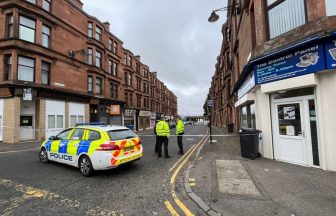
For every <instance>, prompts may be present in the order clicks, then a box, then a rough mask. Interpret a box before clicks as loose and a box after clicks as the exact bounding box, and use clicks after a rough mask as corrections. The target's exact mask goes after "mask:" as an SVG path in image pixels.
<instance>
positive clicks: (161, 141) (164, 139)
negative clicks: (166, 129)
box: [158, 136, 168, 157]
mask: <svg viewBox="0 0 336 216" xmlns="http://www.w3.org/2000/svg"><path fill="white" fill-rule="evenodd" d="M158 138H159V146H158V156H161V153H162V144H163V145H164V153H165V156H166V157H167V156H168V137H163V136H158Z"/></svg>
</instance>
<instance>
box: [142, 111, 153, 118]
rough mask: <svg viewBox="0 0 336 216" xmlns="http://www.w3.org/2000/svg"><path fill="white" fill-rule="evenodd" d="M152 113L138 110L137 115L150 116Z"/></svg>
mask: <svg viewBox="0 0 336 216" xmlns="http://www.w3.org/2000/svg"><path fill="white" fill-rule="evenodd" d="M151 115H152V113H151V112H150V111H144V110H140V113H139V116H147V117H150V116H151Z"/></svg>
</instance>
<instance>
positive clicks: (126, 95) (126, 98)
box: [124, 92, 129, 104]
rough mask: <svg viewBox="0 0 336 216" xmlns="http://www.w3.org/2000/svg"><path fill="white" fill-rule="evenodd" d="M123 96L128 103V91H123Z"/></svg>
mask: <svg viewBox="0 0 336 216" xmlns="http://www.w3.org/2000/svg"><path fill="white" fill-rule="evenodd" d="M124 97H125V98H124V99H125V101H126V103H127V104H129V103H128V93H127V92H126V93H125V95H124Z"/></svg>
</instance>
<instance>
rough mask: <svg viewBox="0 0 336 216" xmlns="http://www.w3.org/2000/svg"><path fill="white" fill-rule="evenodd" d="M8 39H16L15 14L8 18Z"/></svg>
mask: <svg viewBox="0 0 336 216" xmlns="http://www.w3.org/2000/svg"><path fill="white" fill-rule="evenodd" d="M7 37H8V38H12V37H14V17H13V14H9V15H8V16H7Z"/></svg>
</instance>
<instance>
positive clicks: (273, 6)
mask: <svg viewBox="0 0 336 216" xmlns="http://www.w3.org/2000/svg"><path fill="white" fill-rule="evenodd" d="M285 1H286V0H275V1H274V2H273V3H272V4H270V5H268V3H267V0H264V7H265V16H266V34H267V38H268V40H272V39H274V38H276V37H278V36H281V35H283V34H285V33H287V32H289V31H291V30H293V29H295V28H297V27H299V26H297V27H295V28H293V29H291V30H289V31H286V32H283V33H282V34H280V35H277V36H275V37H273V38H271V35H270V32H271V31H270V22H269V15H268V14H269V11H270V10H272V9H274V8H275V7H277V6H279V5H280V4H281V3H283V2H285ZM303 4H304V13H305V24H307V22H308V11H307V1H306V0H303Z"/></svg>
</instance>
